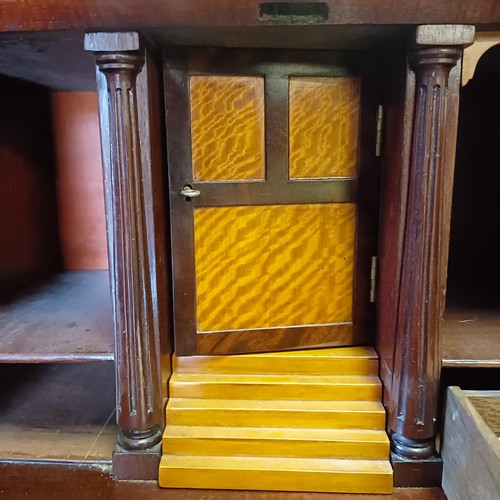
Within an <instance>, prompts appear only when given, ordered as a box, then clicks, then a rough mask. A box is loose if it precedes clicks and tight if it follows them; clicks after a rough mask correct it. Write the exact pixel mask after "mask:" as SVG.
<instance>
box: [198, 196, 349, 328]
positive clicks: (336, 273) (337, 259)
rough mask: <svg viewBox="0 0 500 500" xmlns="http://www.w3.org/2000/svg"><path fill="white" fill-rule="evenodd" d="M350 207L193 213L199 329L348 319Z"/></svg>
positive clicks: (306, 206)
mask: <svg viewBox="0 0 500 500" xmlns="http://www.w3.org/2000/svg"><path fill="white" fill-rule="evenodd" d="M355 225H356V207H355V205H354V204H352V203H344V204H342V203H332V204H316V205H314V204H304V205H280V206H242V207H216V208H199V209H196V210H195V215H194V227H195V255H196V287H197V293H196V297H197V322H198V331H217V330H238V329H257V328H272V327H281V326H294V325H318V324H332V323H348V322H351V321H352V302H353V268H354V243H355Z"/></svg>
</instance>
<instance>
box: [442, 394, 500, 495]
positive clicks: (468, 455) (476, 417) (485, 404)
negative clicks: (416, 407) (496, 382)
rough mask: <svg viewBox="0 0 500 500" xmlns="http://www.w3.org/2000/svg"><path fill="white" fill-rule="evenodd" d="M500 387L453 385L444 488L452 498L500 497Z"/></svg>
mask: <svg viewBox="0 0 500 500" xmlns="http://www.w3.org/2000/svg"><path fill="white" fill-rule="evenodd" d="M499 438H500V391H462V390H461V389H460V388H458V387H449V388H448V393H447V398H446V415H445V423H444V438H443V448H442V456H443V490H444V492H445V493H446V495H447V497H448V499H449V500H470V499H473V498H477V499H481V500H490V499H491V500H498V499H499V498H500V439H499Z"/></svg>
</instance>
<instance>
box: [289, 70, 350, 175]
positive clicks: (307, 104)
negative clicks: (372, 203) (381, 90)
mask: <svg viewBox="0 0 500 500" xmlns="http://www.w3.org/2000/svg"><path fill="white" fill-rule="evenodd" d="M289 93H290V97H289V99H290V112H289V113H290V114H289V117H290V165H289V175H290V178H291V179H299V178H317V177H354V176H355V175H356V168H357V163H358V129H359V103H360V84H359V79H358V78H349V77H292V78H290V83H289Z"/></svg>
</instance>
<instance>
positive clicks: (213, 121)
mask: <svg viewBox="0 0 500 500" xmlns="http://www.w3.org/2000/svg"><path fill="white" fill-rule="evenodd" d="M189 82H190V107H191V137H192V162H193V176H194V178H195V179H196V180H202V181H235V180H252V179H255V180H257V179H264V174H265V167H264V79H263V78H260V77H232V76H231V77H229V76H191V78H190V79H189Z"/></svg>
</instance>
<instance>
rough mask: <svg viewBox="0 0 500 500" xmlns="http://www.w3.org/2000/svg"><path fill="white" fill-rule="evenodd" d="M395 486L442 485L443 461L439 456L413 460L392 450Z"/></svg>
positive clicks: (425, 486)
mask: <svg viewBox="0 0 500 500" xmlns="http://www.w3.org/2000/svg"><path fill="white" fill-rule="evenodd" d="M391 464H392V468H393V470H394V476H393V477H394V487H395V488H438V487H441V479H442V475H443V461H442V460H441V458H439V457H435V456H433V457H430V458H424V459H417V460H414V459H413V460H412V459H409V458H403V457H400V456H398V455H396V454H395V453H394V452H391Z"/></svg>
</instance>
